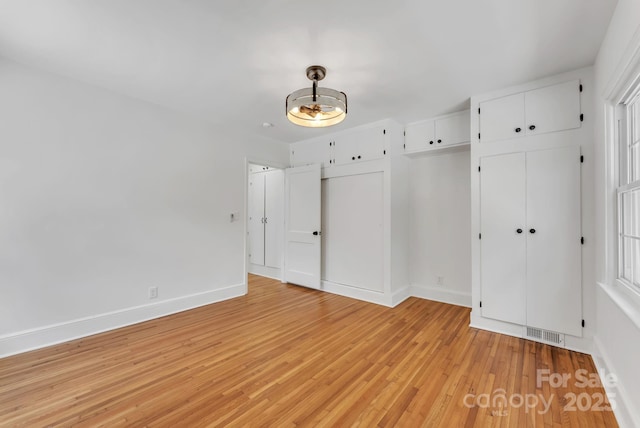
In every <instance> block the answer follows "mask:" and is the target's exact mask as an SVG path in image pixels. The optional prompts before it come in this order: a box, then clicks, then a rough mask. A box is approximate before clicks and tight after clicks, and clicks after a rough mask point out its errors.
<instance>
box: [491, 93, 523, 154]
mask: <svg viewBox="0 0 640 428" xmlns="http://www.w3.org/2000/svg"><path fill="white" fill-rule="evenodd" d="M524 125H525V121H524V93H519V94H515V95H509V96H506V97H502V98H497V99H494V100H489V101H485V102H483V103H480V135H481V138H480V141H482V142H483V143H484V142H487V141H496V140H506V139H508V138H517V137H522V136H524V135H525V131H524Z"/></svg>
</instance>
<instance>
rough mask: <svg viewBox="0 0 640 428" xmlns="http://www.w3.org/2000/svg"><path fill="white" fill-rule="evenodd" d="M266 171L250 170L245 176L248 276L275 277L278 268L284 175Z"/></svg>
mask: <svg viewBox="0 0 640 428" xmlns="http://www.w3.org/2000/svg"><path fill="white" fill-rule="evenodd" d="M267 168H268V167H260V166H257V167H253V168H252V171H251V172H250V174H249V190H248V212H249V218H248V248H249V254H248V256H249V272H251V273H255V274H258V275H266V276H275V277H279V276H280V273H279V271H280V268H281V265H282V237H283V207H284V195H283V193H284V172H283V171H282V170H277V169H275V170H273V169H267ZM256 170H257V172H255V171H256Z"/></svg>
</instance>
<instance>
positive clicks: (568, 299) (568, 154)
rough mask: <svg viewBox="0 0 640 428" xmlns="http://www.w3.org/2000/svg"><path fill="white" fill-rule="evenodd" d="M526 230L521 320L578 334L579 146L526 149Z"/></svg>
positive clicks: (540, 326)
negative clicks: (523, 316) (523, 314)
mask: <svg viewBox="0 0 640 428" xmlns="http://www.w3.org/2000/svg"><path fill="white" fill-rule="evenodd" d="M526 234H527V322H526V324H527V325H528V326H531V327H537V328H541V329H546V330H551V331H556V332H560V333H567V334H571V335H573V336H582V326H581V322H582V321H581V320H582V285H581V284H582V280H581V254H582V249H581V242H580V239H581V225H580V149H579V148H578V147H568V148H562V149H553V150H541V151H535V152H529V153H527V230H526ZM483 239H484V236H483Z"/></svg>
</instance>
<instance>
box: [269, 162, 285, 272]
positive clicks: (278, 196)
mask: <svg viewBox="0 0 640 428" xmlns="http://www.w3.org/2000/svg"><path fill="white" fill-rule="evenodd" d="M283 214H284V172H283V171H281V170H273V171H269V172H266V173H265V201H264V215H265V219H266V221H265V225H264V249H265V251H264V264H265V266H269V267H274V268H280V267H281V266H282V239H283V233H284V219H283V217H284V215H283Z"/></svg>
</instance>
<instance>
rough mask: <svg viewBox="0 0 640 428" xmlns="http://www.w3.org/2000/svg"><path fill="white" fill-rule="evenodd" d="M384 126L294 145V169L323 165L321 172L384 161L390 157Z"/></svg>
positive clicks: (341, 133)
mask: <svg viewBox="0 0 640 428" xmlns="http://www.w3.org/2000/svg"><path fill="white" fill-rule="evenodd" d="M386 134H387V129H386V128H385V126H384V125H379V126H373V127H370V128H363V129H355V130H346V131H343V132H340V133H336V134H331V135H329V136H326V137H319V138H314V139H311V140H305V141H302V142H298V143H295V144H292V145H291V148H290V154H291V165H292V166H302V165H308V164H310V163H320V164H321V166H322V168H328V167H331V166H334V165H347V164H351V163H354V162H366V161H371V160H378V159H382V158H384V157H385V156H386V155H387V143H386Z"/></svg>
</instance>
